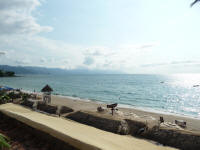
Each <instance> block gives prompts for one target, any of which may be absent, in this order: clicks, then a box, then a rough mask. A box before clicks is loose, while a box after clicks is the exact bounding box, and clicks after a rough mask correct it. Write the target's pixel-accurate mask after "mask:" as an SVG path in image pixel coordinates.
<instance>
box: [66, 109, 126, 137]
mask: <svg viewBox="0 0 200 150" xmlns="http://www.w3.org/2000/svg"><path fill="white" fill-rule="evenodd" d="M66 118H68V119H71V120H74V121H77V122H80V123H83V124H86V125H90V126H93V127H96V128H98V129H102V130H105V131H109V132H113V133H117V134H128V130H129V129H128V124H127V123H126V122H125V121H124V120H121V119H109V118H106V117H100V116H97V115H94V114H92V113H88V112H82V111H78V112H75V113H71V114H69V115H67V116H66Z"/></svg>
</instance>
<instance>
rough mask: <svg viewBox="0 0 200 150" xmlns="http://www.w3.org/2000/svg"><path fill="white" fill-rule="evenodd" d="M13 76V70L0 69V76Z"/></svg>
mask: <svg viewBox="0 0 200 150" xmlns="http://www.w3.org/2000/svg"><path fill="white" fill-rule="evenodd" d="M14 76H15V72H13V71H3V70H0V77H14Z"/></svg>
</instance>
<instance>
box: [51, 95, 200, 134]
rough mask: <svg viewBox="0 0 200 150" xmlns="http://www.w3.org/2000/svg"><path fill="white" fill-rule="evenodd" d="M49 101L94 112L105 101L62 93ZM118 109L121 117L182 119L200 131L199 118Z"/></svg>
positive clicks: (104, 105)
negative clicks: (73, 96)
mask: <svg viewBox="0 0 200 150" xmlns="http://www.w3.org/2000/svg"><path fill="white" fill-rule="evenodd" d="M51 102H52V104H54V105H64V106H68V107H70V108H72V109H74V110H76V111H79V110H83V111H92V112H96V111H97V107H99V106H101V107H104V108H106V103H103V102H97V101H93V100H87V101H86V100H84V99H80V98H79V99H77V98H71V97H69V96H63V95H52V101H51ZM118 109H119V112H120V113H119V115H120V116H121V117H128V118H130V117H132V118H134V117H135V116H138V118H139V119H143V120H148V121H149V122H150V124H151V123H152V122H154V123H158V120H159V118H160V116H162V117H163V118H164V120H165V121H166V122H172V123H174V122H175V120H184V121H186V122H187V130H189V131H198V132H200V126H199V124H200V119H199V118H192V117H188V116H183V115H177V114H169V113H165V112H157V111H156V112H155V111H153V112H152V111H149V110H143V109H138V108H124V107H120V104H119V107H118ZM134 119H136V118H134Z"/></svg>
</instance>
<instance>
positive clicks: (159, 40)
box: [0, 0, 200, 73]
mask: <svg viewBox="0 0 200 150" xmlns="http://www.w3.org/2000/svg"><path fill="white" fill-rule="evenodd" d="M191 2H192V0H165V1H163V0H57V1H56V0H9V1H8V0H0V64H7V65H22V66H46V67H60V68H66V69H76V68H89V69H101V70H120V71H123V72H127V73H200V38H199V36H200V28H199V27H200V3H199V4H196V5H195V6H194V7H193V8H190V3H191Z"/></svg>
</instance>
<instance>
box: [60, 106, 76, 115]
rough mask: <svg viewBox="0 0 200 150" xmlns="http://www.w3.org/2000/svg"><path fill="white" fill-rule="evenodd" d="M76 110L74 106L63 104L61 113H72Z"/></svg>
mask: <svg viewBox="0 0 200 150" xmlns="http://www.w3.org/2000/svg"><path fill="white" fill-rule="evenodd" d="M73 111H74V110H73V109H72V108H69V107H67V106H61V109H60V112H59V114H65V113H70V112H73Z"/></svg>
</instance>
